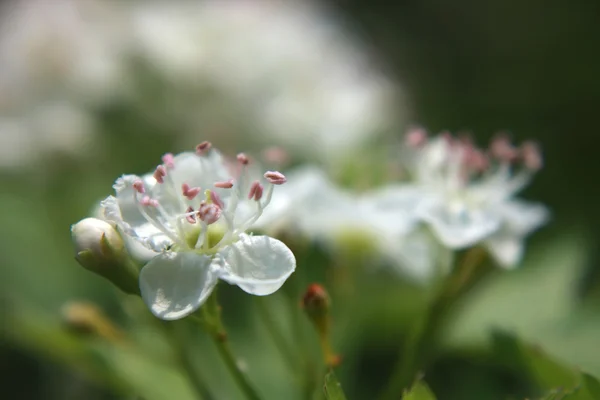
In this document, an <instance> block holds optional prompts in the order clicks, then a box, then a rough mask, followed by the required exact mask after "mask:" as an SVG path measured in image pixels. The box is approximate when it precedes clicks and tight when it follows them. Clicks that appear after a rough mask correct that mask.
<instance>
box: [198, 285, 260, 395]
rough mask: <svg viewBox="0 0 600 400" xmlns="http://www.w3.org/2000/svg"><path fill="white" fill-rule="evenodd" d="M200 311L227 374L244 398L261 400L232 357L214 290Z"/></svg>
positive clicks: (204, 325)
mask: <svg viewBox="0 0 600 400" xmlns="http://www.w3.org/2000/svg"><path fill="white" fill-rule="evenodd" d="M200 311H201V312H202V317H203V318H202V323H203V324H202V325H203V327H204V328H205V329H206V331H207V332H208V334H209V335H210V337H211V339H212V340H213V343H214V344H215V346H216V347H217V351H218V352H219V355H220V356H221V358H222V359H223V362H224V363H225V366H226V367H227V369H228V370H229V373H230V374H231V376H232V377H233V379H234V380H235V382H236V384H237V385H238V387H239V388H240V390H241V391H242V393H244V395H245V396H246V398H248V399H249V400H261V398H260V396H259V395H258V392H257V391H256V389H254V387H253V386H252V384H251V383H250V381H249V380H248V377H247V376H246V374H245V373H244V372H243V371H242V370H241V369H240V367H239V366H238V363H237V362H236V358H235V356H234V355H233V351H232V350H231V346H230V345H229V341H228V340H227V332H226V331H225V328H224V327H223V322H222V320H221V307H220V306H219V303H218V300H217V290H216V288H215V290H213V293H212V294H211V295H210V297H209V298H208V300H207V301H206V303H205V304H204V306H203V307H202V308H201V309H200Z"/></svg>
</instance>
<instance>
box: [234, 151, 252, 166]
mask: <svg viewBox="0 0 600 400" xmlns="http://www.w3.org/2000/svg"><path fill="white" fill-rule="evenodd" d="M236 158H237V160H238V162H239V163H240V164H242V165H248V163H249V162H250V159H249V158H248V156H247V155H246V154H244V153H240V154H238V155H237V157H236Z"/></svg>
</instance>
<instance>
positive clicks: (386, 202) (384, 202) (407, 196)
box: [360, 185, 425, 234]
mask: <svg viewBox="0 0 600 400" xmlns="http://www.w3.org/2000/svg"><path fill="white" fill-rule="evenodd" d="M424 196H425V195H424V193H423V191H422V190H421V189H419V188H418V187H416V186H413V185H389V186H386V187H384V188H381V189H378V190H376V191H374V192H371V193H367V194H365V195H364V196H363V197H362V198H361V199H360V206H361V208H362V211H363V212H364V213H365V215H364V218H366V220H365V222H370V223H371V224H372V225H374V226H377V227H380V229H382V230H384V231H386V232H388V233H390V234H392V233H400V234H406V233H408V232H410V231H411V230H412V229H413V228H414V227H415V225H416V224H417V222H418V216H417V213H416V209H417V206H418V205H419V204H420V203H421V201H423V199H424Z"/></svg>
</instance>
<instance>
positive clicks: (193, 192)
mask: <svg viewBox="0 0 600 400" xmlns="http://www.w3.org/2000/svg"><path fill="white" fill-rule="evenodd" d="M201 190H202V189H201V188H199V187H190V185H188V184H187V183H183V184H182V185H181V192H182V193H183V195H184V196H185V197H187V199H188V200H194V198H196V196H198V193H200V191H201Z"/></svg>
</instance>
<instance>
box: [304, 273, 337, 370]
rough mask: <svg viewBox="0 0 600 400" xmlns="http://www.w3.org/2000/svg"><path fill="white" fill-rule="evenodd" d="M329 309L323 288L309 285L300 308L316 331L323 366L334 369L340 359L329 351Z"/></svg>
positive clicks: (328, 300) (329, 305)
mask: <svg viewBox="0 0 600 400" xmlns="http://www.w3.org/2000/svg"><path fill="white" fill-rule="evenodd" d="M330 307H331V300H330V298H329V294H327V291H326V290H325V288H324V287H323V286H321V285H319V284H318V283H313V284H311V285H309V286H308V288H307V289H306V292H305V293H304V296H302V308H303V309H304V311H305V312H306V315H307V316H308V318H309V319H310V321H311V322H312V324H313V325H314V327H315V328H316V330H317V333H318V335H319V342H320V343H321V350H322V352H323V358H324V361H325V364H327V365H328V366H331V367H335V366H337V365H339V364H340V361H341V358H340V357H339V356H338V355H336V354H334V353H333V351H332V349H331V343H330V326H331V318H330V315H329V311H330Z"/></svg>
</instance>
